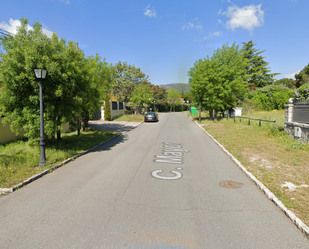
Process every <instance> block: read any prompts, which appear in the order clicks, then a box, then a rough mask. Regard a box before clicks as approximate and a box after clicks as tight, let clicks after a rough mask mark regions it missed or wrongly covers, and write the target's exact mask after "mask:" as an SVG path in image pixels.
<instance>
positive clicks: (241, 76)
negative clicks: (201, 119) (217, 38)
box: [188, 43, 248, 119]
mask: <svg viewBox="0 0 309 249" xmlns="http://www.w3.org/2000/svg"><path fill="white" fill-rule="evenodd" d="M247 63H248V62H247V60H246V59H245V58H244V57H243V55H242V53H241V51H240V49H239V47H238V46H236V45H235V43H234V44H233V45H232V46H231V47H229V46H228V45H227V44H226V45H223V46H222V48H219V49H217V50H216V51H215V52H214V54H213V56H212V57H211V59H209V57H207V58H205V59H204V60H201V59H200V60H198V61H197V62H196V63H195V64H194V67H193V68H191V69H190V71H189V73H188V75H189V82H190V84H191V93H192V96H193V100H194V101H195V102H197V101H198V103H200V105H203V107H204V108H205V109H207V110H209V111H210V117H211V118H213V114H214V118H215V119H216V118H217V113H218V112H219V111H224V110H226V109H230V108H232V107H234V106H236V105H237V100H241V99H243V96H244V94H245V93H246V90H247V81H246V75H245V68H246V66H247V65H248V64H247ZM200 109H201V108H200ZM213 112H214V113H213Z"/></svg>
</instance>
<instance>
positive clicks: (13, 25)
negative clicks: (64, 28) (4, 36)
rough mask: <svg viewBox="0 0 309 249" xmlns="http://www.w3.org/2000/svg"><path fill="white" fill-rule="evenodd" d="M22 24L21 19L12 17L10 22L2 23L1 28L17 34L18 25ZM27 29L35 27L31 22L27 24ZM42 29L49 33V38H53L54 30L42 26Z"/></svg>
mask: <svg viewBox="0 0 309 249" xmlns="http://www.w3.org/2000/svg"><path fill="white" fill-rule="evenodd" d="M20 25H21V23H20V20H14V19H12V18H10V20H9V23H6V22H1V23H0V29H3V30H5V31H8V32H10V33H12V34H16V33H17V29H18V27H20ZM27 29H28V30H33V28H32V27H31V26H30V25H29V24H28V25H27ZM42 31H43V34H45V35H47V36H48V37H49V38H51V37H52V35H53V32H52V31H50V30H48V29H45V28H42Z"/></svg>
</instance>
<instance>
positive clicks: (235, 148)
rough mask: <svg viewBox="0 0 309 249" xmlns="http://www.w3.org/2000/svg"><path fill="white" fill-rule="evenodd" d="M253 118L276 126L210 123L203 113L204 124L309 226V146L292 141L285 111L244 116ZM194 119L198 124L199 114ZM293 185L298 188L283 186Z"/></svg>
mask: <svg viewBox="0 0 309 249" xmlns="http://www.w3.org/2000/svg"><path fill="white" fill-rule="evenodd" d="M243 116H246V117H251V118H261V119H268V120H277V123H278V128H277V129H275V125H274V124H272V123H262V126H261V127H260V126H259V123H258V121H256V122H254V121H251V125H248V121H246V120H243V121H242V122H240V121H239V120H237V119H236V122H234V119H229V120H227V119H226V118H222V119H219V120H218V121H210V120H209V119H207V114H206V113H203V115H202V120H201V122H200V124H201V125H202V126H203V127H204V129H205V130H206V131H207V132H208V133H210V134H211V135H212V136H213V137H214V138H215V139H216V140H218V142H219V143H221V144H222V145H223V146H224V147H225V148H226V149H227V150H228V151H229V152H230V153H232V154H233V155H234V156H235V157H236V158H237V159H238V160H239V161H240V162H241V163H242V164H243V165H244V166H245V167H246V168H247V170H248V171H250V172H251V173H252V174H254V175H255V177H256V178H257V179H258V180H260V181H261V182H262V183H263V184H264V185H265V186H266V187H267V188H268V189H270V191H272V192H273V193H274V194H275V195H276V196H277V197H278V199H279V200H281V201H282V202H283V203H284V205H285V206H286V207H287V208H288V209H290V210H291V211H293V212H294V213H295V214H296V215H297V216H298V217H299V218H300V219H301V220H302V221H303V222H304V223H305V224H306V225H307V226H309V207H308V203H309V188H308V187H307V186H308V185H309V174H308V170H309V162H308V152H309V144H305V143H299V142H297V141H296V140H293V139H291V138H290V137H289V136H288V135H287V133H286V132H285V131H284V111H271V112H254V113H250V114H243ZM193 118H194V119H195V120H197V121H198V115H194V116H193ZM286 183H291V184H292V185H291V186H295V189H292V188H287V187H285V186H283V185H285V184H286Z"/></svg>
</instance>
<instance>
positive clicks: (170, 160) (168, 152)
mask: <svg viewBox="0 0 309 249" xmlns="http://www.w3.org/2000/svg"><path fill="white" fill-rule="evenodd" d="M188 152H189V151H188V150H183V149H182V145H181V144H176V143H169V142H164V143H163V152H162V155H160V156H155V160H154V162H156V163H166V164H182V163H183V160H184V154H185V153H188ZM176 170H182V168H177V169H176ZM162 172H163V170H161V169H160V170H155V171H153V172H151V175H152V176H153V177H154V178H157V179H162V180H177V179H180V178H181V177H182V174H181V173H180V172H178V171H175V170H172V171H170V173H172V174H174V175H173V176H161V175H159V173H161V174H162Z"/></svg>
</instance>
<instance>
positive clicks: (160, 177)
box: [151, 169, 182, 180]
mask: <svg viewBox="0 0 309 249" xmlns="http://www.w3.org/2000/svg"><path fill="white" fill-rule="evenodd" d="M162 172H163V170H161V169H160V170H155V171H153V172H151V175H152V176H153V177H154V178H158V179H162V180H177V179H179V178H181V177H182V174H181V173H180V172H177V171H174V170H172V171H171V173H173V174H175V176H160V175H158V173H162Z"/></svg>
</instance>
